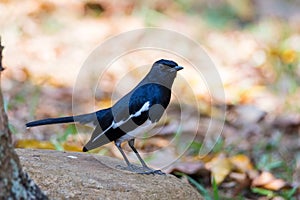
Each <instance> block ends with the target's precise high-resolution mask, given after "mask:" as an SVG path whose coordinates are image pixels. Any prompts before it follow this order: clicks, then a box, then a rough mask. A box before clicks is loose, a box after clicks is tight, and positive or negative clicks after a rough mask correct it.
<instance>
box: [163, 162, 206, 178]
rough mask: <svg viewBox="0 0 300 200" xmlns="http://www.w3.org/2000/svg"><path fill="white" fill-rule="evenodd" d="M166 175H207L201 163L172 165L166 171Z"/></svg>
mask: <svg viewBox="0 0 300 200" xmlns="http://www.w3.org/2000/svg"><path fill="white" fill-rule="evenodd" d="M167 172H168V173H173V172H182V173H185V174H188V175H195V174H203V173H208V171H207V169H205V167H204V164H203V163H202V162H183V163H177V164H175V165H172V166H171V167H170V168H168V169H167Z"/></svg>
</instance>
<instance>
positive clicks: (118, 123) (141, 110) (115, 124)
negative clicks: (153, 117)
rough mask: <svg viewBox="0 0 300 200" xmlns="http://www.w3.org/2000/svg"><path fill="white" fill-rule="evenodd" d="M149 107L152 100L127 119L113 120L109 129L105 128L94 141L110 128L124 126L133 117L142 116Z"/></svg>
mask: <svg viewBox="0 0 300 200" xmlns="http://www.w3.org/2000/svg"><path fill="white" fill-rule="evenodd" d="M149 107H150V102H149V101H147V102H146V103H145V104H144V105H143V106H142V108H141V109H140V110H138V111H137V112H136V113H134V114H131V115H130V116H129V117H128V118H127V119H126V120H121V121H119V122H115V121H113V122H112V124H111V125H110V126H109V127H108V128H107V129H105V130H104V131H103V132H102V133H101V134H99V135H98V136H97V137H95V138H94V139H93V141H92V142H95V141H96V140H97V139H98V138H100V137H101V136H102V135H103V134H105V133H106V132H107V131H108V130H109V129H110V128H113V129H116V128H118V127H120V126H122V125H123V124H124V123H126V122H128V121H129V120H130V119H131V118H132V117H138V116H140V115H141V114H142V112H144V111H148V110H149Z"/></svg>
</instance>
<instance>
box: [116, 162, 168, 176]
mask: <svg viewBox="0 0 300 200" xmlns="http://www.w3.org/2000/svg"><path fill="white" fill-rule="evenodd" d="M116 168H117V169H121V170H126V171H130V172H134V173H137V174H146V175H150V174H153V175H155V174H157V175H165V173H164V172H162V171H161V170H155V169H151V168H149V167H139V166H136V165H132V164H131V165H129V166H126V167H125V166H122V165H117V166H116Z"/></svg>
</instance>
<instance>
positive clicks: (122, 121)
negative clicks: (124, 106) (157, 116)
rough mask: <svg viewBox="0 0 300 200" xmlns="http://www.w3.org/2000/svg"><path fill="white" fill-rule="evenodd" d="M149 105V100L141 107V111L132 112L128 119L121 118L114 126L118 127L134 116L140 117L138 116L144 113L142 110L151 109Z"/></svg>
mask: <svg viewBox="0 0 300 200" xmlns="http://www.w3.org/2000/svg"><path fill="white" fill-rule="evenodd" d="M149 107H150V102H149V101H147V102H146V103H145V104H144V105H143V106H142V108H141V109H140V110H139V111H137V112H136V113H134V114H131V115H130V116H129V117H128V118H127V119H125V120H121V121H119V122H117V123H115V124H114V125H113V128H118V127H120V126H122V125H123V124H124V123H126V122H128V120H130V119H131V118H132V117H138V116H140V115H141V114H142V112H144V111H147V110H149Z"/></svg>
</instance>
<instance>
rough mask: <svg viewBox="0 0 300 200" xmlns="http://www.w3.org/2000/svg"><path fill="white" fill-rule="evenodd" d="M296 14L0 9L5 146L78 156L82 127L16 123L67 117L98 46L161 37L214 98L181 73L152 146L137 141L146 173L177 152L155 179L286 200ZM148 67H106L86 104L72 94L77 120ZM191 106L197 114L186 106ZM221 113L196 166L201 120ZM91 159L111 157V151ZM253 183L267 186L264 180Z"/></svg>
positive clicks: (295, 171)
mask: <svg viewBox="0 0 300 200" xmlns="http://www.w3.org/2000/svg"><path fill="white" fill-rule="evenodd" d="M299 10H300V2H299V1H297V0H287V1H284V0H264V1H260V0H241V1H237V0H211V1H202V0H200V1H199V0H198V1H196V0H186V1H183V0H176V1H169V0H166V1H162V0H155V1H137V0H126V1H108V0H95V1H92V0H91V1H88V0H86V1H77V0H69V1H60V0H52V1H50V0H49V1H46V0H40V1H34V0H25V1H22V2H20V1H18V0H1V1H0V35H1V39H2V43H3V45H4V46H5V49H4V52H3V54H4V55H3V56H4V58H3V63H4V66H5V67H6V70H5V71H4V73H3V76H2V89H3V92H4V98H5V103H6V105H5V106H6V109H7V112H8V115H9V120H10V127H11V130H12V132H13V134H14V135H13V138H14V142H15V146H16V147H20V148H45V149H57V150H68V151H81V148H82V145H83V144H84V143H85V142H86V141H87V140H88V138H89V134H87V133H90V131H91V129H89V128H86V127H79V130H80V131H79V133H78V134H77V129H78V127H77V129H76V127H75V126H73V125H55V126H45V127H39V128H32V129H30V130H26V129H25V126H24V124H25V123H26V122H28V121H31V120H34V119H40V118H47V117H57V116H64V115H72V98H74V97H73V96H72V95H73V86H74V85H75V83H76V79H77V77H78V73H79V71H80V69H81V67H82V65H83V63H84V61H85V60H86V58H87V57H88V56H89V54H90V53H91V52H92V51H93V50H94V49H95V48H96V47H97V46H98V45H100V44H101V43H103V42H104V41H106V40H107V39H109V38H111V37H113V36H115V35H117V34H120V33H123V32H126V31H130V30H134V29H138V28H144V27H158V28H164V29H169V30H173V31H177V32H179V33H181V34H184V35H186V36H187V37H189V38H191V39H193V40H194V41H196V42H197V43H199V44H200V45H201V46H202V47H203V48H204V50H205V52H206V53H207V54H208V56H209V57H210V58H211V59H212V60H213V62H214V64H215V66H216V67H217V69H218V71H219V74H220V77H221V79H222V84H223V87H224V91H225V96H226V98H225V100H224V101H215V100H212V101H211V97H210V96H209V94H208V93H207V91H206V90H203V89H198V86H199V88H201V86H200V85H201V84H200V82H199V81H198V80H197V78H195V79H193V73H185V74H183V75H182V77H183V78H186V79H189V80H195V81H191V85H190V86H191V87H192V88H193V91H192V92H186V93H185V95H183V96H184V99H185V100H184V103H183V104H181V105H180V106H179V104H178V102H179V100H178V99H180V98H181V97H180V98H179V97H177V98H173V101H172V104H171V106H170V107H169V109H168V110H167V114H166V115H165V116H164V119H163V120H162V122H161V123H160V124H159V125H158V127H157V130H158V131H157V130H156V133H157V132H158V133H157V134H156V135H155V137H151V138H149V139H147V140H143V139H142V140H140V141H139V142H137V145H138V148H139V149H141V151H142V152H143V153H144V157H146V160H147V162H149V163H150V164H151V165H152V166H161V162H162V160H163V159H162V158H165V157H169V158H170V159H171V160H172V159H173V160H176V159H177V158H178V156H179V155H182V154H183V153H184V156H182V157H181V158H180V159H179V160H178V162H177V163H173V164H172V165H171V166H168V168H166V169H165V170H166V171H167V172H170V173H173V174H175V175H177V176H179V177H183V178H185V179H186V180H187V181H189V182H190V183H192V184H193V185H194V186H195V187H196V188H197V189H198V190H199V191H200V192H201V193H202V194H204V195H207V198H209V195H219V196H221V197H222V199H224V198H225V197H226V198H231V197H233V196H234V197H241V198H242V199H243V198H245V199H257V198H265V197H267V196H268V197H270V198H282V199H292V198H296V195H297V194H298V193H299V191H298V190H299V189H298V185H299V183H300V173H299V171H300V139H299V135H300V132H299V126H300V115H299V110H300V104H299V103H298V102H299V98H300V88H299V84H300V64H299V58H300V57H299V56H300V12H299ZM174 45H176V44H174ZM115 48H118V47H115ZM194 54H195V53H194V52H191V56H195V57H197V56H199V55H197V54H195V55H194ZM95 59H96V58H95ZM152 59H153V54H151V52H148V53H143V52H141V53H140V54H139V55H137V56H136V57H134V56H133V57H132V58H131V59H123V60H121V61H119V62H118V63H115V64H116V66H119V67H116V68H112V69H111V70H109V71H107V72H106V73H105V76H104V78H103V80H102V82H101V84H99V86H98V88H97V90H96V91H95V98H94V99H89V98H87V97H86V96H85V95H84V93H81V95H77V96H76V100H77V102H79V103H78V104H77V105H78V106H79V107H80V108H79V110H81V111H85V112H91V111H93V110H90V108H89V107H87V106H86V105H90V103H91V102H93V103H94V102H96V103H95V109H99V108H104V107H107V106H110V105H111V104H112V103H113V102H114V100H116V99H117V98H116V99H113V100H111V95H112V93H113V92H114V91H113V90H114V86H116V85H118V84H120V83H122V77H120V73H119V72H120V70H121V71H122V72H124V73H125V72H129V71H131V72H132V73H130V76H129V77H130V79H129V80H130V84H132V85H135V83H137V82H138V81H139V80H140V79H141V77H143V73H141V72H135V71H132V70H133V69H135V67H138V66H139V65H140V63H148V64H151V63H152V62H153V60H152ZM159 59H160V58H159ZM141 60H142V61H141ZM95 62H101V61H100V60H99V61H97V60H96V61H95ZM179 64H181V63H179ZM143 69H144V68H143ZM145 70H146V71H147V68H145ZM142 71H143V70H142ZM123 81H124V80H123ZM125 82H126V81H125ZM176 84H178V85H177V86H176V91H177V92H178V93H180V94H184V93H183V92H185V91H187V86H186V85H185V84H184V81H183V80H179V81H178V82H177V83H176ZM121 85H122V84H121ZM127 88H131V85H130V86H127V87H125V89H124V88H123V90H121V91H120V92H117V97H119V96H122V95H123V94H125V93H126V89H127ZM83 92H84V91H83ZM194 98H195V99H196V101H198V102H199V103H198V104H194V103H192V101H195V99H194ZM190 101H191V102H190ZM195 105H196V106H195ZM224 105H226V107H227V110H226V119H225V125H224V129H223V132H222V135H221V137H219V138H218V140H217V144H216V145H214V148H213V150H212V152H211V153H210V154H209V155H208V156H206V157H204V158H203V157H201V156H199V154H198V153H199V150H200V149H201V148H202V146H203V138H204V136H205V133H206V130H207V127H208V126H209V122H210V121H211V120H212V121H215V122H216V123H223V122H222V121H221V119H220V112H222V108H223V107H224ZM200 116H201V117H200ZM199 117H200V118H199ZM199 119H200V122H199ZM180 120H183V121H184V123H180ZM178 124H180V128H178ZM149 134H150V135H151V133H149ZM216 136H218V134H217V135H216ZM194 138H195V139H194ZM209 140H211V143H213V144H214V142H215V141H216V138H215V137H214V135H213V134H212V138H209ZM208 143H209V142H208ZM187 147H189V148H188V149H187ZM151 152H152V153H151ZM153 152H154V153H153ZM94 153H97V154H102V155H103V154H104V155H109V156H116V157H120V155H119V154H118V152H117V151H116V149H115V147H114V146H113V145H106V146H104V147H101V148H99V149H97V150H96V151H95V152H94ZM127 153H129V154H130V155H131V152H130V151H128V152H127ZM131 158H132V159H133V160H134V159H135V158H134V156H132V155H131ZM245 163H246V164H245ZM265 173H269V174H268V175H269V176H268V177H269V178H270V177H271V178H270V180H269V179H268V181H266V178H265V176H266V175H265ZM239 175H241V176H239ZM262 175H263V176H264V177H263V178H261V176H262ZM212 178H213V179H212ZM211 180H215V181H211ZM266 184H269V185H268V186H266ZM272 184H273V185H272ZM270 185H271V186H270ZM274 185H275V186H274ZM199 188H200V189H199ZM205 192H206V193H205ZM214 197H216V196H214ZM215 199H216V198H215Z"/></svg>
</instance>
